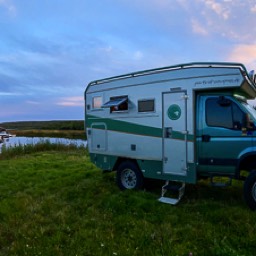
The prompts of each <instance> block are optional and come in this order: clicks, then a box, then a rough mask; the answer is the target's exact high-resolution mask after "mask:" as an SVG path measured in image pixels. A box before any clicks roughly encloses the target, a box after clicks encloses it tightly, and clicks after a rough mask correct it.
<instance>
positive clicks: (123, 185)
mask: <svg viewBox="0 0 256 256" xmlns="http://www.w3.org/2000/svg"><path fill="white" fill-rule="evenodd" d="M116 182H117V185H118V187H119V188H120V189H121V190H125V189H141V188H142V187H143V175H142V173H141V171H140V169H139V168H138V166H137V165H136V164H135V163H134V162H132V161H125V162H122V163H121V164H120V165H119V166H118V169H117V173H116Z"/></svg>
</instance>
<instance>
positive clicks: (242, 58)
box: [227, 44, 256, 69]
mask: <svg viewBox="0 0 256 256" xmlns="http://www.w3.org/2000/svg"><path fill="white" fill-rule="evenodd" d="M227 60H228V61H235V62H241V63H243V64H245V65H246V66H248V67H249V68H251V69H253V68H254V69H255V68H256V44H241V45H237V46H235V47H234V48H233V49H232V51H231V52H230V54H229V56H228V58H227Z"/></svg>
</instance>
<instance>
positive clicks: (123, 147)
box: [85, 63, 256, 210]
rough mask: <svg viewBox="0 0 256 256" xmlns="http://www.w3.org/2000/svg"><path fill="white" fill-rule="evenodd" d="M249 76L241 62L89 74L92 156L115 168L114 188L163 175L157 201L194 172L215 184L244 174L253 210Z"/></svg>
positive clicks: (255, 144)
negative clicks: (106, 75) (101, 75)
mask: <svg viewBox="0 0 256 256" xmlns="http://www.w3.org/2000/svg"><path fill="white" fill-rule="evenodd" d="M255 81H256V79H255V75H254V71H251V72H250V73H248V72H247V70H246V68H245V67H244V65H242V64H240V63H188V64H182V65H176V66H170V67H164V68H157V69H151V70H145V71H140V72H135V73H130V74H125V75H121V76H115V77H110V78H106V79H101V80H97V81H93V82H91V83H89V84H88V86H87V88H86V90H85V126H86V133H87V139H88V149H89V153H90V159H91V161H92V162H93V163H94V164H95V165H96V166H98V167H99V168H101V169H102V170H103V171H116V182H117V185H118V186H119V187H120V189H140V188H142V187H143V184H144V179H145V178H151V179H158V180H163V187H162V193H161V196H160V198H159V201H161V202H164V203H169V204H176V203H178V202H179V201H180V199H181V197H182V195H183V194H184V190H185V185H186V184H196V183H197V182H198V180H200V179H204V178H207V179H209V181H210V183H211V184H212V185H213V186H227V185H230V184H231V181H232V179H237V180H244V198H245V201H246V203H247V204H248V206H249V207H250V208H251V209H252V210H256V112H255V110H254V108H253V107H252V106H251V105H249V104H248V102H247V101H248V100H252V99H254V98H255V97H256V84H255ZM219 177H222V179H221V181H220V182H219ZM223 177H224V178H223ZM223 179H224V182H223V181H222V180H223ZM170 191H171V192H175V193H176V194H175V193H174V194H173V193H171V196H167V194H170ZM167 192H168V193H167Z"/></svg>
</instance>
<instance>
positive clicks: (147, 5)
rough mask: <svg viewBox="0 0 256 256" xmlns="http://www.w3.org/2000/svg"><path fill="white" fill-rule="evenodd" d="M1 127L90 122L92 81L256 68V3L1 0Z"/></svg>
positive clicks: (246, 0) (227, 0) (250, 0)
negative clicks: (191, 66)
mask: <svg viewBox="0 0 256 256" xmlns="http://www.w3.org/2000/svg"><path fill="white" fill-rule="evenodd" d="M0 30H1V33H0V97H1V99H0V103H1V111H0V123H1V122H6V121H23V120H71V119H80V120H81V119H83V118H84V102H83V94H84V90H85V88H86V86H87V84H88V83H89V82H90V81H91V80H95V79H100V78H105V77H109V76H115V75H121V74H124V73H129V72H133V71H139V70H145V69H150V68H158V67H163V66H172V65H176V64H180V63H189V62H201V61H203V62H205V61H207V62H211V61H214V62H220V61H228V62H241V63H243V64H244V65H245V66H246V67H247V70H248V71H250V70H251V69H255V70H256V1H255V0H222V1H221V0H219V1H217V0H100V1H92V0H72V1H67V0H44V1H37V0H0Z"/></svg>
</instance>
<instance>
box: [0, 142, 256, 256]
mask: <svg viewBox="0 0 256 256" xmlns="http://www.w3.org/2000/svg"><path fill="white" fill-rule="evenodd" d="M20 147H21V146H20ZM33 147H34V148H33V149H30V150H27V151H26V150H22V149H19V150H16V152H15V154H14V153H11V151H12V150H15V149H11V150H9V151H8V150H6V151H5V152H4V153H3V154H2V155H1V159H0V255H122V256H123V255H129V256H130V255H147V256H151V255H152V256H155V255H189V253H190V252H192V253H193V256H195V255H246V256H248V255H255V251H256V243H255V241H256V221H255V216H256V215H255V212H252V211H250V210H249V209H248V208H247V206H246V205H245V203H244V202H243V198H242V184H241V183H239V182H237V183H235V184H234V186H232V187H228V188H224V189H220V188H212V187H210V186H208V185H207V184H206V183H205V182H201V183H199V184H198V185H196V186H192V185H190V186H187V187H186V194H185V196H184V198H183V199H182V201H181V202H180V203H179V204H178V205H177V206H170V205H166V204H162V203H159V202H157V198H158V197H159V196H160V188H161V185H162V184H161V183H160V184H159V182H156V183H153V184H154V186H149V185H147V187H148V188H147V190H144V191H119V189H118V188H117V187H116V185H115V176H114V174H113V173H106V174H102V172H101V171H100V170H99V169H97V168H96V167H95V166H94V165H93V164H92V163H91V162H90V161H89V157H88V153H87V151H86V150H85V149H84V148H82V147H80V148H77V147H75V146H74V147H71V146H64V145H63V146H59V147H58V148H56V146H53V145H48V144H47V143H46V145H41V146H40V147H39V146H36V145H34V146H33ZM151 184H152V182H151Z"/></svg>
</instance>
